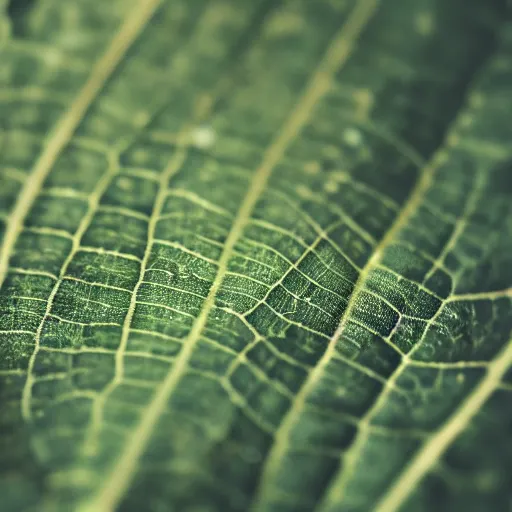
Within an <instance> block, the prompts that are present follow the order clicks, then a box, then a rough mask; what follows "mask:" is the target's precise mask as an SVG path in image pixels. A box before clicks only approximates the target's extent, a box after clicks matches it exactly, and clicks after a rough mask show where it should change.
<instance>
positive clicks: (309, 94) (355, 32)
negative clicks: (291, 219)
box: [79, 0, 378, 512]
mask: <svg viewBox="0 0 512 512" xmlns="http://www.w3.org/2000/svg"><path fill="white" fill-rule="evenodd" d="M377 4H378V0H360V1H359V2H357V4H356V6H355V8H354V10H353V11H352V13H351V14H350V16H349V18H348V20H347V22H346V23H345V24H344V26H343V27H342V28H341V29H340V31H339V32H338V33H337V35H336V36H335V38H334V40H333V42H332V43H331V45H330V46H329V48H328V50H327V52H326V54H325V56H324V58H323V59H322V61H321V62H320V64H319V66H318V67H317V69H316V71H315V73H314V74H313V76H312V78H311V80H310V81H309V83H308V85H307V87H306V89H305V92H304V93H303V95H302V96H301V98H300V99H299V101H298V103H297V104H296V106H295V108H294V109H293V111H292V112H291V114H290V115H289V117H288V119H287V121H286V122H285V124H284V126H283V128H282V130H281V131H280V132H279V134H278V135H277V137H276V138H275V139H274V141H273V142H272V143H271V145H270V146H269V147H268V149H267V150H266V152H265V154H264V156H263V159H262V162H261V165H260V166H259V167H258V169H257V170H256V171H255V174H254V177H253V179H252V181H251V184H250V186H249V189H248V192H247V194H246V196H245V197H244V199H243V201H242V204H241V206H240V209H239V211H238V213H237V216H236V220H235V222H234V223H233V226H232V228H231V231H230V232H229V235H228V237H227V239H226V242H225V245H224V249H223V252H222V254H221V257H220V259H219V263H218V270H217V274H216V276H215V279H214V282H213V284H212V286H211V288H210V291H209V293H208V296H207V298H206V299H205V301H204V303H203V307H202V309H201V312H200V314H199V316H198V318H197V320H196V322H195V323H194V325H193V326H192V329H191V331H190V334H189V336H188V337H187V339H186V340H185V342H184V346H183V348H182V350H181V352H180V354H179V356H178V357H177V359H176V361H175V363H174V365H173V366H172V368H171V369H170V371H169V373H168V374H167V375H166V377H165V379H164V380H163V382H162V384H161V385H160V387H159V389H158V391H157V392H156V394H155V396H154V398H153V400H152V401H151V402H150V404H149V406H148V408H147V409H146V410H144V411H143V412H142V414H141V418H142V420H141V421H140V423H139V424H138V426H137V427H136V429H135V431H134V433H133V435H132V436H130V437H129V439H128V440H127V441H126V443H125V446H126V449H125V450H124V451H123V452H122V453H121V454H120V457H119V458H118V460H117V462H116V463H115V464H114V466H113V468H112V470H111V472H110V473H109V475H108V476H107V477H106V478H105V480H104V482H105V483H104V485H103V486H102V487H101V488H100V489H99V491H98V492H97V493H96V495H95V496H93V497H92V498H91V499H90V500H88V501H87V502H85V503H83V504H82V505H81V506H80V507H79V511H80V512H111V511H114V510H115V509H116V507H117V506H118V504H119V503H120V501H121V499H122V498H123V496H124V494H125V492H126V490H127V489H128V487H129V485H130V483H131V481H132V479H133V477H134V474H135V471H136V469H137V465H138V462H139V460H140V457H141V456H142V454H143V453H144V450H145V449H146V447H147V446H148V443H149V441H150V438H151V435H152V432H153V430H154V428H155V426H156V424H157V422H158V419H159V418H160V416H161V414H162V412H163V411H164V410H165V407H166V405H167V404H168V402H169V398H170V397H171V395H172V393H173V391H174V389H175V388H176V386H177V384H178V382H179V380H180V379H181V377H182V376H183V374H184V372H185V370H186V368H187V365H188V362H189V360H190V357H191V355H192V353H193V351H194V348H195V346H196V344H197V342H198V340H199V338H200V336H201V333H202V331H203V329H204V327H205V325H206V322H207V319H208V316H209V314H210V311H211V310H212V308H213V306H214V305H215V299H216V295H217V292H218V290H219V288H220V286H221V284H222V281H223V279H224V276H225V274H226V272H227V268H228V263H229V260H230V258H231V255H232V252H233V249H234V247H235V245H236V242H237V241H238V239H239V238H240V236H241V234H242V232H243V230H244V228H245V226H246V224H247V222H248V220H249V219H250V217H251V213H252V211H253V209H254V207H255V205H256V203H257V202H258V200H259V198H260V197H261V195H262V193H263V191H264V190H265V187H266V184H267V182H268V180H269V178H270V176H271V174H272V171H273V170H274V168H275V166H276V165H277V164H278V162H279V161H280V160H281V159H282V157H283V155H284V153H285V151H286V149H287V148H288V146H289V144H290V142H292V141H293V140H294V138H295V137H296V136H297V134H298V133H299V132H300V131H301V129H302V128H303V126H304V125H305V124H306V122H307V121H308V119H309V117H310V115H311V113H312V111H313V109H314V107H315V105H316V104H317V102H318V101H319V100H320V99H321V98H322V97H323V96H324V95H325V94H326V93H327V92H328V90H329V89H330V86H331V80H332V77H333V74H334V73H335V72H336V71H337V70H338V69H339V67H341V66H342V65H343V64H344V63H345V62H346V61H347V59H348V57H349V56H350V53H351V50H352V47H353V44H354V42H355V40H356V39H357V37H358V36H359V35H360V33H361V32H362V30H363V29H364V27H365V26H366V23H367V22H368V20H369V19H370V17H371V15H372V14H373V12H374V10H375V8H376V6H377Z"/></svg>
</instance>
